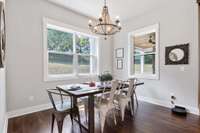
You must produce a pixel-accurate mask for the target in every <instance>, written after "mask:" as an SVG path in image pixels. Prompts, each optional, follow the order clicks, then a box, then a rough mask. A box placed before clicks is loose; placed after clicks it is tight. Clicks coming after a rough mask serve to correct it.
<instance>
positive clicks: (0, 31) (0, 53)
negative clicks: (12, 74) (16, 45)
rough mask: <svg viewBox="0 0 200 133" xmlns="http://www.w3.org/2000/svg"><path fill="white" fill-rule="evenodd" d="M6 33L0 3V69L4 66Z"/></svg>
mask: <svg viewBox="0 0 200 133" xmlns="http://www.w3.org/2000/svg"><path fill="white" fill-rule="evenodd" d="M5 50H6V33H5V11H4V3H3V2H0V68H3V67H4V65H5Z"/></svg>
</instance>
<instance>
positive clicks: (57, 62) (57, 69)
mask: <svg viewBox="0 0 200 133" xmlns="http://www.w3.org/2000/svg"><path fill="white" fill-rule="evenodd" d="M48 68H49V69H48V70H49V74H51V75H55V74H72V73H73V55H68V54H63V53H57V52H49V64H48Z"/></svg>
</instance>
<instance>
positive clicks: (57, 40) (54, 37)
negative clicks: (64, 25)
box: [47, 28, 73, 53]
mask: <svg viewBox="0 0 200 133" xmlns="http://www.w3.org/2000/svg"><path fill="white" fill-rule="evenodd" d="M47 40H48V50H49V51H57V52H68V53H72V52H73V34H72V33H67V32H63V31H58V30H54V29H50V28H48V38H47Z"/></svg>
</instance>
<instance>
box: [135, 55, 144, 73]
mask: <svg viewBox="0 0 200 133" xmlns="http://www.w3.org/2000/svg"><path fill="white" fill-rule="evenodd" d="M141 57H142V56H140V55H139V56H134V66H133V73H134V74H140V73H141Z"/></svg>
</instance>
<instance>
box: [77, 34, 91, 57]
mask: <svg viewBox="0 0 200 133" xmlns="http://www.w3.org/2000/svg"><path fill="white" fill-rule="evenodd" d="M76 51H77V52H78V53H84V54H89V53H90V41H89V38H88V37H78V36H76Z"/></svg>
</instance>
